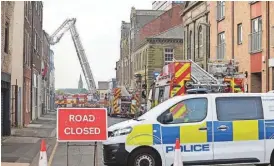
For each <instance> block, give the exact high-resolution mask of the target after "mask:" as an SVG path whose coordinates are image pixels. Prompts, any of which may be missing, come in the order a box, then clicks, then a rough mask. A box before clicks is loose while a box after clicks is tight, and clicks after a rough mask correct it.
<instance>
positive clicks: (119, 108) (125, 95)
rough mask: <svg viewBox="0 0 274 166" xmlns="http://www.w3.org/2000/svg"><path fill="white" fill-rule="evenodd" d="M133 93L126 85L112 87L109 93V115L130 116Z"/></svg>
mask: <svg viewBox="0 0 274 166" xmlns="http://www.w3.org/2000/svg"><path fill="white" fill-rule="evenodd" d="M131 100H132V98H131V95H130V94H129V92H128V91H127V89H126V88H125V87H124V86H120V87H116V88H113V89H112V92H111V93H110V94H109V97H108V101H109V105H110V107H109V109H110V110H109V115H110V116H118V115H119V116H123V117H128V116H130V114H131V112H130V111H131Z"/></svg>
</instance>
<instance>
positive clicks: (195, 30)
mask: <svg viewBox="0 0 274 166" xmlns="http://www.w3.org/2000/svg"><path fill="white" fill-rule="evenodd" d="M184 5H185V6H184V10H183V11H182V12H181V17H182V20H183V25H184V32H183V33H184V59H191V60H193V61H195V62H196V63H197V64H199V65H200V66H201V67H202V68H204V69H207V60H208V58H210V50H209V44H210V42H209V35H210V34H209V28H210V27H209V11H210V8H209V7H210V6H209V2H207V1H188V2H186V3H185V4H184Z"/></svg>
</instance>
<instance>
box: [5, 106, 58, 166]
mask: <svg viewBox="0 0 274 166" xmlns="http://www.w3.org/2000/svg"><path fill="white" fill-rule="evenodd" d="M42 139H45V141H46V144H47V155H48V156H50V154H51V152H52V151H53V148H54V145H55V143H56V111H50V112H48V113H47V114H46V115H42V116H41V117H40V118H39V119H37V120H34V121H33V122H32V123H31V124H29V125H28V126H27V127H24V128H13V129H12V131H11V136H9V137H3V138H2V140H1V145H2V146H1V165H3V166H37V165H38V160H39V155H40V143H41V140H42Z"/></svg>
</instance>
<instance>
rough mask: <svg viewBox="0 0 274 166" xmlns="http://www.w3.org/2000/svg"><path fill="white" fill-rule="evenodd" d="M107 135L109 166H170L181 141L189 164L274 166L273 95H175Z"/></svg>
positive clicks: (106, 159) (107, 159)
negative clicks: (267, 165)
mask: <svg viewBox="0 0 274 166" xmlns="http://www.w3.org/2000/svg"><path fill="white" fill-rule="evenodd" d="M178 115H180V116H178ZM108 132H109V137H108V140H107V141H105V142H104V143H103V156H104V164H105V165H119V166H122V165H127V166H171V165H172V164H173V160H174V147H175V141H176V139H177V138H178V139H179V140H180V143H181V155H182V159H183V164H184V165H214V164H239V163H241V164H243V163H247V164H256V165H261V164H263V165H264V164H269V163H271V166H274V94H272V93H219V94H193V95H192V94H190V95H185V96H176V97H173V98H171V99H169V100H166V101H165V102H163V103H161V104H159V105H157V106H156V107H154V108H152V109H151V110H149V111H148V112H146V113H145V114H143V115H142V116H140V117H139V118H137V119H132V120H128V121H124V122H121V123H118V124H115V125H113V126H111V127H109V128H108Z"/></svg>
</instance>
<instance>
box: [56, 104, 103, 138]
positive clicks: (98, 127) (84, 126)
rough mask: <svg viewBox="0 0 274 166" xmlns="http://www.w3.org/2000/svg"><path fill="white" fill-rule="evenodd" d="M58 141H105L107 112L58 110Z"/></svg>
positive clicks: (96, 110)
mask: <svg viewBox="0 0 274 166" xmlns="http://www.w3.org/2000/svg"><path fill="white" fill-rule="evenodd" d="M57 117H58V119H57V140H58V141H62V142H63V141H69V142H74V141H105V140H106V139H107V111H106V109H104V108H59V109H58V116H57Z"/></svg>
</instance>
